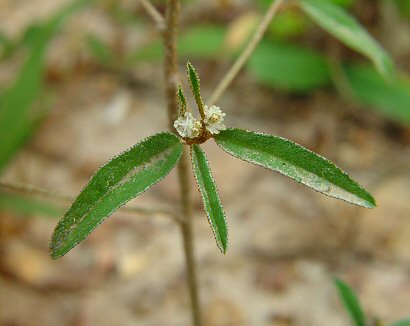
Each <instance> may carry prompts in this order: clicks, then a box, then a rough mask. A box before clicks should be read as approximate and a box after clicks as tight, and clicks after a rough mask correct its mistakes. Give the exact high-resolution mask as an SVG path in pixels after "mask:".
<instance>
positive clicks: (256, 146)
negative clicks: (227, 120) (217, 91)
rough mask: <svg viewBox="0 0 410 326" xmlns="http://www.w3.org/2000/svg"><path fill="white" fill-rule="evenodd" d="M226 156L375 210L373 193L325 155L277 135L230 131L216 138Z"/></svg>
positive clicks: (238, 130)
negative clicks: (275, 172) (228, 155)
mask: <svg viewBox="0 0 410 326" xmlns="http://www.w3.org/2000/svg"><path fill="white" fill-rule="evenodd" d="M214 138H215V141H216V143H217V144H218V145H219V146H220V147H221V148H222V149H223V150H224V151H226V152H227V153H229V154H231V155H232V156H235V157H237V158H240V159H242V160H245V161H247V162H250V163H253V164H256V165H260V166H262V167H265V168H267V169H271V170H273V171H277V172H279V173H282V174H283V175H286V176H288V177H290V178H292V179H294V180H296V181H297V182H300V183H302V184H304V185H306V186H308V187H310V188H313V189H315V190H316V191H319V192H321V193H323V194H325V195H328V196H331V197H334V198H338V199H342V200H345V201H347V202H349V203H352V204H355V205H359V206H363V207H367V208H372V207H374V206H375V201H374V199H373V197H372V195H371V194H369V193H368V192H367V191H366V190H365V189H363V188H362V187H361V186H360V185H359V184H357V183H356V182H355V181H353V180H352V179H351V178H350V177H349V176H348V175H347V174H346V173H344V172H343V171H341V170H340V169H339V168H338V167H336V166H335V165H334V164H333V163H332V162H330V161H329V160H327V159H325V158H324V157H322V156H319V155H318V154H316V153H314V152H312V151H310V150H308V149H306V148H304V147H302V146H300V145H298V144H295V143H294V142H292V141H290V140H288V139H284V138H281V137H278V136H273V135H267V134H262V133H256V132H252V131H246V130H242V129H227V130H223V131H221V132H220V133H219V134H217V135H214Z"/></svg>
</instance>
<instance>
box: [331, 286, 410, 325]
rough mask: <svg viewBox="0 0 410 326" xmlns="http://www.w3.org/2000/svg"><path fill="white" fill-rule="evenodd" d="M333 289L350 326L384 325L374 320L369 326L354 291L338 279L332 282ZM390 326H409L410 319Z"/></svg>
mask: <svg viewBox="0 0 410 326" xmlns="http://www.w3.org/2000/svg"><path fill="white" fill-rule="evenodd" d="M334 284H335V287H336V289H337V292H338V294H339V297H340V300H341V301H342V303H343V306H344V307H345V309H346V311H347V312H348V313H349V315H350V319H351V320H352V325H354V326H366V325H369V326H370V325H376V326H383V325H384V323H383V322H382V321H380V320H379V319H375V321H374V322H373V323H372V324H371V323H370V322H369V320H370V319H369V318H367V317H366V315H365V313H364V312H363V309H362V307H361V304H360V301H359V299H358V298H357V295H356V294H355V293H354V291H353V290H352V289H351V288H350V286H349V285H347V284H346V283H345V282H343V281H342V280H340V279H335V280H334ZM391 326H410V319H402V320H399V321H396V322H394V323H393V324H392V325H391Z"/></svg>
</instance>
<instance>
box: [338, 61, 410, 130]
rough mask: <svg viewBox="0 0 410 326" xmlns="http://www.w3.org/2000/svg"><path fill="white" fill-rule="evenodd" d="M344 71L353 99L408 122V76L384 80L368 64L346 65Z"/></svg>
mask: <svg viewBox="0 0 410 326" xmlns="http://www.w3.org/2000/svg"><path fill="white" fill-rule="evenodd" d="M344 72H345V76H346V79H347V81H348V83H349V86H350V93H351V95H352V97H353V100H355V101H357V102H358V103H360V104H363V105H366V106H369V108H372V109H374V110H376V111H377V112H380V113H381V114H383V115H384V116H386V117H388V118H390V119H393V120H396V121H398V122H401V123H410V106H409V103H410V78H409V77H408V76H404V75H403V76H400V75H398V76H397V77H396V78H394V79H393V80H392V81H391V82H386V81H385V80H384V79H383V78H381V77H380V75H379V74H378V73H377V72H376V71H375V70H374V69H373V68H372V67H371V66H368V65H347V66H345V68H344Z"/></svg>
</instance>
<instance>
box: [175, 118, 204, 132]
mask: <svg viewBox="0 0 410 326" xmlns="http://www.w3.org/2000/svg"><path fill="white" fill-rule="evenodd" d="M201 126H202V125H201V122H200V121H198V120H196V119H195V118H194V116H193V115H192V113H190V112H187V113H185V114H184V115H183V116H180V117H179V118H178V119H177V120H175V122H174V127H175V129H176V130H177V131H178V133H179V134H180V135H181V137H183V138H195V137H198V136H199V133H200V131H201Z"/></svg>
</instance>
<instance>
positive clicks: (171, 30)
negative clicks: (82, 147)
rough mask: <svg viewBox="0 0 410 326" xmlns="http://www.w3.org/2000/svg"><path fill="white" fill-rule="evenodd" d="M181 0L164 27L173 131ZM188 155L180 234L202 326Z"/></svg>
mask: <svg viewBox="0 0 410 326" xmlns="http://www.w3.org/2000/svg"><path fill="white" fill-rule="evenodd" d="M180 6H181V4H180V0H167V7H166V14H165V24H166V28H165V30H164V34H163V37H164V48H165V60H164V70H165V84H166V97H167V109H168V122H169V128H170V130H171V131H173V130H174V127H173V122H174V121H175V119H176V118H177V111H178V105H177V87H178V54H177V36H178V21H179V13H180ZM188 167H189V154H188V148H187V147H186V146H185V148H184V153H183V155H182V158H181V160H180V161H179V163H178V177H179V184H180V192H181V206H182V214H183V219H182V223H181V224H180V226H181V234H182V238H183V246H184V253H185V263H186V269H187V278H188V287H189V293H190V297H191V308H192V309H191V312H192V324H193V325H195V326H200V325H201V312H200V304H199V294H198V281H197V274H196V267H195V261H194V246H193V241H192V204H191V198H190V196H191V186H190V182H189V173H188V172H189V169H188Z"/></svg>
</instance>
